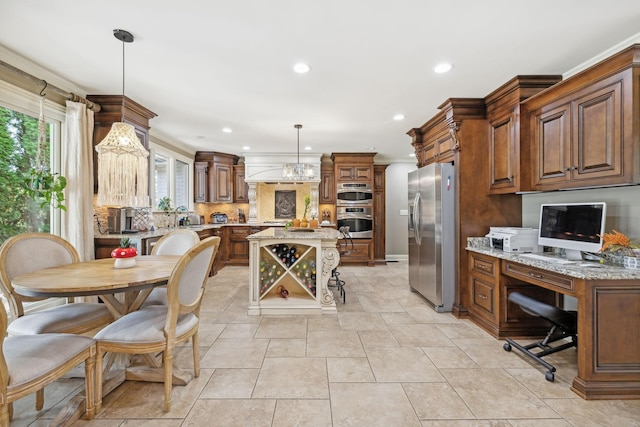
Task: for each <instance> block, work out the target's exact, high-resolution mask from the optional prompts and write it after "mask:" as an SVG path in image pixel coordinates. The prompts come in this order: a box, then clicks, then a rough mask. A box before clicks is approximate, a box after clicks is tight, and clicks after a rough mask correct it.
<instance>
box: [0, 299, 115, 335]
mask: <svg viewBox="0 0 640 427" xmlns="http://www.w3.org/2000/svg"><path fill="white" fill-rule="evenodd" d="M109 316H111V313H110V312H109V309H108V308H107V306H106V305H105V304H96V303H82V302H75V303H71V304H65V305H60V306H56V307H51V308H48V309H46V310H42V311H37V312H35V313H32V314H27V315H26V316H22V317H19V318H17V319H16V320H14V321H13V322H11V324H10V325H9V327H8V328H7V331H8V333H9V335H35V334H51V333H59V332H63V331H68V330H69V329H71V328H77V327H78V326H79V325H82V324H85V323H94V322H97V321H98V320H100V319H102V318H104V317H109Z"/></svg>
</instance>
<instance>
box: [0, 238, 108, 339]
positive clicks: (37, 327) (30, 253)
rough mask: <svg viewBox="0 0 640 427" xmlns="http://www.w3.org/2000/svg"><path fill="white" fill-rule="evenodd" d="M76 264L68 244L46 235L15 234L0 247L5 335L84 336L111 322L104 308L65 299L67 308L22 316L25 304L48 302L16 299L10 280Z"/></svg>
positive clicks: (76, 257)
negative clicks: (8, 316) (6, 320)
mask: <svg viewBox="0 0 640 427" xmlns="http://www.w3.org/2000/svg"><path fill="white" fill-rule="evenodd" d="M79 261H80V257H79V256H78V252H77V251H76V249H75V248H74V247H73V246H72V245H71V244H70V243H69V242H68V241H66V240H65V239H63V238H62V237H59V236H56V235H53V234H48V233H25V234H19V235H17V236H13V237H10V238H9V239H7V240H6V241H5V242H4V243H3V244H2V246H0V290H1V291H2V294H3V295H4V297H5V298H6V299H7V302H8V304H9V310H10V312H11V319H12V321H11V323H10V324H9V327H8V334H9V335H33V334H45V333H69V334H84V333H87V332H90V331H93V330H96V329H99V328H101V327H102V326H104V325H106V324H108V323H110V322H112V321H113V315H112V314H111V312H110V311H109V309H108V308H107V306H106V305H105V304H98V303H87V302H74V301H73V298H68V299H67V302H68V304H63V305H56V306H54V307H51V308H47V309H44V310H39V311H35V312H33V313H30V314H28V315H25V313H24V303H25V302H34V301H41V300H45V299H48V298H46V297H26V296H23V295H20V294H18V293H17V292H16V291H15V290H14V289H13V285H12V284H11V280H12V279H13V278H14V277H16V276H18V275H20V274H25V273H31V272H34V271H37V270H41V269H44V268H49V267H56V266H59V265H64V264H70V263H75V262H79ZM87 280H90V279H89V278H87Z"/></svg>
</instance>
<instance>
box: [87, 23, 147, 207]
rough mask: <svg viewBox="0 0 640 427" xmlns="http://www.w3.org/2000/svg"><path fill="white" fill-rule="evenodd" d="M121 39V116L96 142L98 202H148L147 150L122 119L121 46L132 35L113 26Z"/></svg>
mask: <svg viewBox="0 0 640 427" xmlns="http://www.w3.org/2000/svg"><path fill="white" fill-rule="evenodd" d="M113 35H114V36H115V38H117V39H118V40H120V41H121V42H122V116H121V121H120V122H115V123H113V125H112V126H111V130H110V131H109V133H108V134H107V136H106V137H105V138H104V139H103V140H102V141H101V142H100V144H98V145H97V146H96V151H97V152H98V203H97V204H98V205H99V206H128V207H147V206H149V193H148V174H149V167H148V160H147V157H149V152H148V151H147V149H146V148H145V147H144V146H143V145H142V144H141V143H140V139H139V138H138V136H137V135H136V130H135V128H134V127H133V125H130V124H129V123H125V122H124V112H125V104H124V102H125V97H124V74H125V73H124V71H125V66H124V46H125V43H132V42H133V35H132V34H131V33H130V32H128V31H125V30H113Z"/></svg>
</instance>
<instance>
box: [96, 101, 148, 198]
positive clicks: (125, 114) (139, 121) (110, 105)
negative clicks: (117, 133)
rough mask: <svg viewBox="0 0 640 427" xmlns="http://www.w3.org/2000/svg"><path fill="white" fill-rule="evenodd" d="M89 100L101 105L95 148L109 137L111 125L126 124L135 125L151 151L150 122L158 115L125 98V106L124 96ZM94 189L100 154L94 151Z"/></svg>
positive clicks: (97, 114)
mask: <svg viewBox="0 0 640 427" xmlns="http://www.w3.org/2000/svg"><path fill="white" fill-rule="evenodd" d="M87 100H89V101H91V102H95V103H96V104H99V105H100V111H98V112H96V113H95V114H94V118H93V146H94V148H95V146H96V145H98V144H99V143H100V142H102V140H103V139H104V138H105V137H106V136H107V134H108V133H109V130H111V125H112V124H113V123H115V122H124V123H128V124H130V125H133V127H134V128H135V131H136V135H137V136H138V138H139V139H140V142H141V143H142V145H143V146H144V147H145V148H146V149H149V129H150V126H149V120H151V119H152V118H154V117H156V113H154V112H152V111H150V110H148V109H147V108H145V107H143V106H142V105H140V104H138V103H137V102H135V101H132V100H131V99H129V98H126V97H125V102H124V105H123V102H122V101H123V100H122V95H87ZM93 182H94V184H93V186H94V187H93V188H94V192H97V191H98V153H97V152H96V150H95V149H94V150H93Z"/></svg>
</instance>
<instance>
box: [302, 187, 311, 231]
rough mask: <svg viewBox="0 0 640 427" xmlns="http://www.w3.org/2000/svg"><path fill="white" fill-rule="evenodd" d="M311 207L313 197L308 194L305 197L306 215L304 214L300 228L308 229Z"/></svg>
mask: <svg viewBox="0 0 640 427" xmlns="http://www.w3.org/2000/svg"><path fill="white" fill-rule="evenodd" d="M310 205H311V196H310V195H308V194H307V195H306V196H305V197H304V213H303V214H302V220H300V227H306V226H307V225H308V220H307V212H309V206H310Z"/></svg>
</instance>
